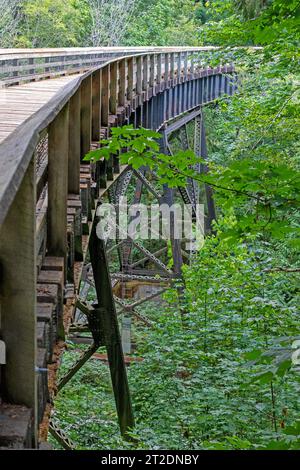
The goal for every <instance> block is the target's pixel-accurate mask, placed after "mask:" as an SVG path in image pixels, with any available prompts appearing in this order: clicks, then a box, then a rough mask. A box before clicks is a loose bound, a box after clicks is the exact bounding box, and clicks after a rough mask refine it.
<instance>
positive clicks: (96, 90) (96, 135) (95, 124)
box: [92, 69, 101, 142]
mask: <svg viewBox="0 0 300 470" xmlns="http://www.w3.org/2000/svg"><path fill="white" fill-rule="evenodd" d="M100 128H101V69H99V70H96V71H95V72H93V75H92V141H94V142H98V141H99V140H100Z"/></svg>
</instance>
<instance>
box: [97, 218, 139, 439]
mask: <svg viewBox="0 0 300 470" xmlns="http://www.w3.org/2000/svg"><path fill="white" fill-rule="evenodd" d="M97 219H98V218H97V217H96V218H95V221H94V224H93V227H92V232H91V237H90V243H89V250H90V257H91V262H92V267H93V273H94V281H95V287H96V292H97V298H98V305H97V307H96V312H97V308H98V309H99V310H100V311H99V317H100V322H101V329H102V331H103V336H104V338H103V339H104V342H105V346H106V350H107V357H108V362H109V367H110V374H111V380H112V386H113V390H114V395H115V401H116V407H117V412H118V418H119V424H120V430H121V433H122V435H123V436H125V437H126V433H127V432H128V430H129V429H130V428H133V427H134V417H133V411H132V405H131V398H130V391H129V386H128V381H127V373H126V367H125V363H124V356H123V351H122V343H121V337H120V332H119V326H118V320H117V314H116V308H115V304H114V298H113V292H112V287H111V281H110V276H109V271H108V263H107V259H106V254H105V245H104V241H103V240H102V239H100V238H98V236H97V232H96V224H97V221H98V220H97Z"/></svg>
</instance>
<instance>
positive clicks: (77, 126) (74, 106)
mask: <svg viewBox="0 0 300 470" xmlns="http://www.w3.org/2000/svg"><path fill="white" fill-rule="evenodd" d="M69 106H70V111H69V157H68V192H69V193H72V194H79V192H80V157H81V147H80V134H81V118H80V110H81V91H80V89H79V90H77V91H76V93H75V95H73V96H72V98H71V99H70V105H69Z"/></svg>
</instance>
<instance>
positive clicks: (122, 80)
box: [119, 59, 126, 106]
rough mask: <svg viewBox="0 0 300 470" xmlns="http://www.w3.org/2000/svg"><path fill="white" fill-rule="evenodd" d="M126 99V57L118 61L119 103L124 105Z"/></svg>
mask: <svg viewBox="0 0 300 470" xmlns="http://www.w3.org/2000/svg"><path fill="white" fill-rule="evenodd" d="M125 100H126V59H122V60H120V62H119V105H120V106H125Z"/></svg>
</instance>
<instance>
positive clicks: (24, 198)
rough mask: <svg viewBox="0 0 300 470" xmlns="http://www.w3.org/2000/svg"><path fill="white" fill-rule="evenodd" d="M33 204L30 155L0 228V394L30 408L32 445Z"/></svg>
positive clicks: (34, 405)
mask: <svg viewBox="0 0 300 470" xmlns="http://www.w3.org/2000/svg"><path fill="white" fill-rule="evenodd" d="M35 210H36V170H35V159H34V158H33V159H32V161H31V163H30V164H29V167H28V169H27V171H26V174H25V176H24V178H23V181H22V184H21V187H20V189H19V191H18V193H17V195H16V197H15V199H14V202H13V203H12V205H11V207H10V209H9V212H8V214H7V216H6V218H5V221H4V223H3V225H2V226H1V230H0V263H1V266H0V267H1V278H2V279H1V290H0V306H1V309H0V337H1V339H2V340H3V341H4V343H5V345H6V352H7V357H6V365H4V366H2V370H3V376H2V384H1V388H2V390H3V393H4V396H2V398H4V399H5V400H6V401H8V402H9V403H14V404H19V405H25V406H27V407H28V408H30V409H31V410H32V431H33V432H32V435H33V442H32V446H33V447H36V445H37V373H36V364H37V349H36V348H37V346H36V261H35V260H36V246H35V245H36V241H35V240H36V238H35V234H36V218H35ZM1 395H2V393H1Z"/></svg>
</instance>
